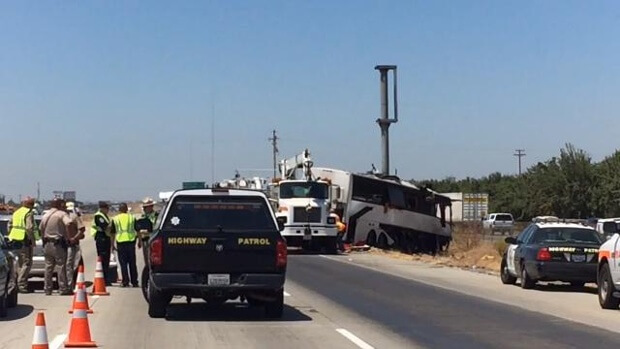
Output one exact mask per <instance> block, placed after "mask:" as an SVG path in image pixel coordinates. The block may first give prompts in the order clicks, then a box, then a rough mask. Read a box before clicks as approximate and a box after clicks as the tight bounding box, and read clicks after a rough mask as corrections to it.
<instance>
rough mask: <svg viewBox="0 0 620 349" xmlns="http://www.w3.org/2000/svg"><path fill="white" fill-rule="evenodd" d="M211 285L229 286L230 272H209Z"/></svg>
mask: <svg viewBox="0 0 620 349" xmlns="http://www.w3.org/2000/svg"><path fill="white" fill-rule="evenodd" d="M207 283H208V285H209V286H228V285H230V275H229V274H209V275H208V276H207Z"/></svg>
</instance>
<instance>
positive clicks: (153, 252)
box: [150, 237, 164, 265]
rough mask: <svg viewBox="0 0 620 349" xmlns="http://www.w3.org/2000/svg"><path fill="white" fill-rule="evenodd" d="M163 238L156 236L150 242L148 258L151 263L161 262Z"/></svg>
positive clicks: (157, 263) (158, 263)
mask: <svg viewBox="0 0 620 349" xmlns="http://www.w3.org/2000/svg"><path fill="white" fill-rule="evenodd" d="M163 244H164V242H163V240H162V238H160V237H159V238H156V239H155V240H153V241H152V242H151V247H150V260H151V265H161V264H162V262H163V253H162V250H163Z"/></svg>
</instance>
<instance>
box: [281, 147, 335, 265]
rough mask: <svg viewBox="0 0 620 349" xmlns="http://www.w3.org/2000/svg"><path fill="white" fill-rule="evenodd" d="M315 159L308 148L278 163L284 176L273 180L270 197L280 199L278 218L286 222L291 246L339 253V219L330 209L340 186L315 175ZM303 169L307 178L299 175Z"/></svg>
mask: <svg viewBox="0 0 620 349" xmlns="http://www.w3.org/2000/svg"><path fill="white" fill-rule="evenodd" d="M312 165H313V163H312V160H311V159H310V152H309V151H308V150H307V149H306V150H305V151H304V152H303V153H302V154H300V155H297V156H295V157H293V158H290V159H287V160H282V161H281V162H280V164H279V170H280V174H281V175H282V178H281V179H280V178H276V179H274V180H273V184H272V186H271V190H270V197H271V198H272V199H273V200H276V201H277V213H276V218H277V219H278V221H279V222H280V223H282V224H284V230H283V231H281V235H282V237H284V238H285V239H286V243H287V245H288V246H291V247H302V248H304V249H318V248H322V247H323V248H325V249H326V251H327V252H328V253H336V252H337V241H336V238H337V233H338V229H337V227H336V218H335V217H334V216H333V215H332V214H331V213H330V212H331V208H332V205H331V198H332V197H333V196H334V195H338V193H339V188H338V187H336V186H332V184H331V182H330V181H327V180H318V179H316V178H314V177H313V176H312V171H311V168H312ZM300 168H302V169H303V173H304V178H303V179H297V178H296V175H295V173H296V170H297V169H300Z"/></svg>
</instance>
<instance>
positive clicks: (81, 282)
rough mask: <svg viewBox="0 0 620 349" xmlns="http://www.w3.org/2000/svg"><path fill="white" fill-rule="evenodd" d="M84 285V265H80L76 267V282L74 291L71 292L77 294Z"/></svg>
mask: <svg viewBox="0 0 620 349" xmlns="http://www.w3.org/2000/svg"><path fill="white" fill-rule="evenodd" d="M85 284H86V281H85V280H84V264H80V265H79V266H78V274H77V280H76V281H75V290H73V292H77V291H78V290H79V289H80V287H81V286H83V285H85Z"/></svg>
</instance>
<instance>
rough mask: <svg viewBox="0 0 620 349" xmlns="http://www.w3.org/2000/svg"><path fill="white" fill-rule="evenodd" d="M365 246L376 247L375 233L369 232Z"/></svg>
mask: <svg viewBox="0 0 620 349" xmlns="http://www.w3.org/2000/svg"><path fill="white" fill-rule="evenodd" d="M366 245H368V246H372V247H375V246H377V233H375V231H374V230H371V231H370V232H369V233H368V236H367V237H366Z"/></svg>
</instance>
